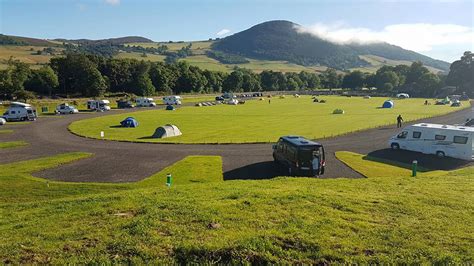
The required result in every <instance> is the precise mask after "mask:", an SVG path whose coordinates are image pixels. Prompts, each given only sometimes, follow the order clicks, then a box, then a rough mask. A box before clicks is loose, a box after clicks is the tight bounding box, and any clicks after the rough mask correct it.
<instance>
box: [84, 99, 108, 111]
mask: <svg viewBox="0 0 474 266" xmlns="http://www.w3.org/2000/svg"><path fill="white" fill-rule="evenodd" d="M109 104H110V101H109V100H88V101H87V109H89V110H95V111H109V110H110V106H109Z"/></svg>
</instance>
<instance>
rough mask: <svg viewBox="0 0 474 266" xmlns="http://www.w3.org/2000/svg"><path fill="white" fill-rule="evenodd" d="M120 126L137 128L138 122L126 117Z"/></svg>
mask: <svg viewBox="0 0 474 266" xmlns="http://www.w3.org/2000/svg"><path fill="white" fill-rule="evenodd" d="M120 125H122V127H138V121H137V120H136V119H135V118H133V117H127V118H125V120H123V121H122V122H120Z"/></svg>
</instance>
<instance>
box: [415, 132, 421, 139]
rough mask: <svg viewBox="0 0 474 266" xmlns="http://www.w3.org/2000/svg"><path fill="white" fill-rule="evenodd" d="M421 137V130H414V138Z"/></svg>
mask: <svg viewBox="0 0 474 266" xmlns="http://www.w3.org/2000/svg"><path fill="white" fill-rule="evenodd" d="M420 137H421V132H419V131H413V138H414V139H419V138H420Z"/></svg>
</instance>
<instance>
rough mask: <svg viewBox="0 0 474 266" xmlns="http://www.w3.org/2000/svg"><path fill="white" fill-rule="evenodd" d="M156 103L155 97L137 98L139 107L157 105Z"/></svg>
mask: <svg viewBox="0 0 474 266" xmlns="http://www.w3.org/2000/svg"><path fill="white" fill-rule="evenodd" d="M155 106H156V103H155V100H154V99H153V98H137V107H155Z"/></svg>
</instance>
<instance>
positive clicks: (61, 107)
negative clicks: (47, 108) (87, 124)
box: [56, 103, 79, 114]
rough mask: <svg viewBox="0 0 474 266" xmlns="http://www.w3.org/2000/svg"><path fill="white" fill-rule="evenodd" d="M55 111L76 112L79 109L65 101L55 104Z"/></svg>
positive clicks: (63, 112) (60, 112) (61, 112)
mask: <svg viewBox="0 0 474 266" xmlns="http://www.w3.org/2000/svg"><path fill="white" fill-rule="evenodd" d="M56 113H58V114H77V113H79V110H77V108H76V107H75V106H73V105H69V104H67V103H62V104H60V105H58V106H56Z"/></svg>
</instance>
